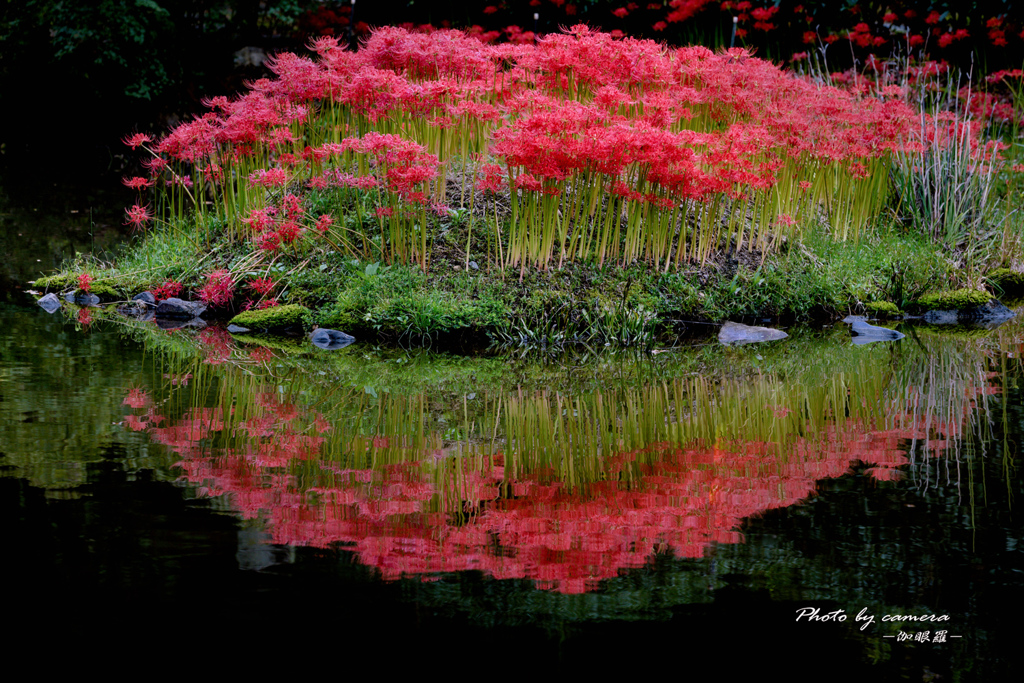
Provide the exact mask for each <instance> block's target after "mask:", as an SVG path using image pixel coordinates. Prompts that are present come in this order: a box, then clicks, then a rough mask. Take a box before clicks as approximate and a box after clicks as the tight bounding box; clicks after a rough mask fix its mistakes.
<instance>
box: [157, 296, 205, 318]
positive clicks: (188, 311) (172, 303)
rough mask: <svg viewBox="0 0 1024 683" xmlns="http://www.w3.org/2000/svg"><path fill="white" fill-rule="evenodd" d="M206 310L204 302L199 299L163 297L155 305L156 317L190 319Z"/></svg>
mask: <svg viewBox="0 0 1024 683" xmlns="http://www.w3.org/2000/svg"><path fill="white" fill-rule="evenodd" d="M205 310H206V304H204V303H201V302H199V301H182V300H181V299H177V298H175V297H171V298H170V299H164V300H163V301H161V302H160V303H159V305H157V307H156V317H157V318H171V319H175V320H191V319H192V318H198V317H199V316H200V315H201V314H202V312H203V311H205Z"/></svg>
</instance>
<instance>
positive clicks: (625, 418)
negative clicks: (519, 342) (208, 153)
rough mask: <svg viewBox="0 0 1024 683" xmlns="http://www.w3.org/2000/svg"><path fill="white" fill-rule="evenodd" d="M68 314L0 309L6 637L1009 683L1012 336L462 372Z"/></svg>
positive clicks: (1017, 417) (559, 361)
mask: <svg viewBox="0 0 1024 683" xmlns="http://www.w3.org/2000/svg"><path fill="white" fill-rule="evenodd" d="M84 310H86V313H84V314H83V313H82V312H81V311H79V310H77V309H73V308H65V309H63V310H61V311H58V312H57V313H55V314H52V315H50V314H47V313H45V312H44V311H42V310H41V309H39V308H38V307H37V306H34V305H32V304H31V302H30V301H29V302H27V303H25V304H23V305H16V304H0V330H2V331H0V468H2V469H0V472H2V476H0V506H2V509H3V517H2V519H3V524H4V528H5V530H6V532H7V533H6V539H7V541H6V549H5V550H6V552H5V556H6V560H5V562H4V572H3V575H4V578H3V579H2V580H3V582H4V586H3V588H4V591H5V593H6V594H7V595H8V596H10V597H11V599H12V600H14V601H15V602H16V603H17V607H18V609H19V614H21V615H22V617H21V620H22V623H23V626H24V633H26V634H36V633H40V632H45V633H46V634H47V637H48V638H54V639H60V642H62V643H64V644H65V645H64V647H76V648H77V647H81V648H83V649H84V650H85V651H87V652H89V651H92V650H90V648H97V647H103V646H104V645H103V644H104V643H108V642H117V643H119V644H124V643H132V644H138V645H145V646H148V645H154V644H162V645H167V644H168V643H169V642H173V643H174V646H175V647H176V648H184V649H185V650H186V651H188V650H190V649H202V650H204V651H206V650H208V649H213V650H216V651H218V652H221V651H222V656H223V657H224V658H227V659H231V660H232V661H235V660H236V659H237V662H238V663H239V664H241V663H242V662H243V661H244V662H247V663H249V664H252V665H259V662H260V661H261V660H262V657H263V656H265V655H267V654H270V653H273V655H274V656H275V657H281V658H288V659H289V660H294V661H296V662H301V661H306V660H312V659H313V658H319V657H321V656H322V654H324V653H330V654H333V655H334V656H335V658H336V661H338V662H339V664H344V665H345V667H346V670H352V669H351V668H352V667H357V666H359V667H361V666H366V667H384V666H386V667H387V668H388V670H398V669H406V668H407V669H408V670H410V671H414V670H415V671H419V670H422V669H423V668H424V667H429V666H430V665H435V666H436V665H437V664H440V665H441V666H442V667H445V668H449V667H451V668H453V669H455V670H456V671H457V672H458V673H457V675H475V674H477V673H478V672H479V673H485V672H491V673H493V672H498V671H503V670H505V669H514V670H521V671H523V672H524V673H526V672H532V671H543V670H552V671H556V670H557V671H561V672H564V673H573V674H580V673H593V674H604V675H607V674H609V673H610V672H613V671H617V672H621V673H632V674H640V675H644V674H649V673H657V672H662V671H665V672H666V673H671V672H678V675H680V676H683V675H686V674H687V673H690V672H693V671H695V667H697V666H698V665H699V664H703V665H704V666H705V667H712V668H713V669H714V670H716V671H719V672H721V674H722V675H725V676H727V677H732V676H735V675H751V674H755V675H757V674H759V675H761V676H763V675H764V674H765V673H766V672H767V671H770V670H771V669H772V668H775V667H778V666H779V664H780V663H782V664H783V666H786V667H787V668H791V669H795V671H796V672H797V673H798V675H814V676H817V677H822V676H824V677H825V678H826V679H829V680H840V679H847V678H849V679H858V678H861V679H862V678H863V677H864V676H866V675H874V676H880V677H882V678H900V679H909V680H940V679H939V678H936V677H937V676H941V677H942V680H951V679H953V680H1005V679H1006V677H1007V676H1008V675H1010V674H1012V673H1013V672H1015V671H1016V670H1017V669H1018V668H1019V665H1020V657H1019V654H1018V653H1019V645H1018V642H1017V640H1016V638H1015V637H1014V635H1015V633H1016V632H1017V631H1018V628H1017V626H1018V622H1019V616H1018V614H1017V605H1020V604H1024V602H1022V598H1024V590H1022V588H1024V573H1022V571H1021V570H1022V568H1024V557H1022V553H1024V547H1022V545H1021V531H1022V523H1021V519H1020V515H1019V513H1018V511H1017V510H1016V508H1015V502H1016V501H1018V500H1019V499H1020V497H1019V494H1020V493H1021V472H1020V458H1019V452H1018V448H1019V443H1020V440H1021V439H1020V435H1021V430H1022V413H1021V378H1022V366H1021V361H1020V354H1021V352H1022V350H1024V327H1022V324H1021V323H1020V322H1019V320H1018V321H1013V322H1011V323H1009V324H1007V325H1004V326H1002V327H1000V328H998V329H995V330H991V331H989V330H969V329H958V330H954V331H949V330H939V329H935V328H924V327H910V326H904V327H903V328H901V329H902V330H903V331H904V332H905V333H907V337H906V338H905V339H903V340H901V341H898V342H881V343H876V344H869V345H863V346H855V345H853V344H852V343H851V341H850V336H849V332H848V330H847V328H846V326H845V325H842V324H839V325H837V326H835V327H834V328H826V329H821V330H812V329H793V330H790V333H791V336H790V338H789V339H787V340H784V341H782V342H772V343H770V344H764V345H755V346H747V347H739V348H726V347H722V346H720V345H718V344H717V343H716V342H714V340H713V339H708V340H705V341H703V342H697V343H694V344H692V345H689V346H687V347H685V348H679V349H674V350H670V351H667V352H664V353H657V354H651V353H638V352H619V353H610V352H602V353H599V354H594V353H586V352H583V351H576V352H572V353H568V354H565V355H562V356H556V357H551V356H537V355H531V354H522V353H513V354H498V355H495V356H491V357H476V358H469V357H459V356H450V355H444V354H432V353H429V352H427V351H409V350H402V349H378V348H373V347H372V346H369V345H366V344H359V343H357V344H355V345H352V346H350V347H347V348H345V349H342V350H340V351H321V350H319V349H316V348H314V347H313V346H312V345H311V344H309V343H308V342H303V341H302V340H298V341H296V340H282V339H263V338H258V337H248V338H246V337H235V338H232V337H231V336H230V335H228V334H227V333H226V332H224V331H223V330H220V329H217V328H213V327H208V328H205V329H188V328H186V329H177V330H163V329H160V328H158V327H157V326H155V325H153V324H152V323H140V322H136V321H132V320H129V319H124V318H120V317H118V316H116V315H114V314H112V313H109V314H108V313H104V312H101V311H99V310H96V309H93V310H90V309H84ZM801 615H804V616H801ZM829 615H834V616H832V617H831V618H827V619H826V617H828V616H829ZM897 616H899V617H911V616H912V617H919V618H921V617H924V618H927V619H928V620H924V621H892V620H890V619H891V618H892V617H897ZM840 618H842V620H841V619H840ZM933 619H934V620H933ZM30 637H34V636H30ZM228 643H232V644H235V645H237V646H238V647H247V648H249V650H248V651H249V654H248V655H247V656H245V657H242V656H240V655H238V656H236V654H232V653H237V652H238V650H235V649H232V648H230V647H228V645H227V644H228ZM241 644H244V645H241ZM325 648H326V649H325ZM304 656H305V658H306V659H304ZM780 658H784V659H781V662H780ZM453 673H454V672H453ZM663 675H664V674H663Z"/></svg>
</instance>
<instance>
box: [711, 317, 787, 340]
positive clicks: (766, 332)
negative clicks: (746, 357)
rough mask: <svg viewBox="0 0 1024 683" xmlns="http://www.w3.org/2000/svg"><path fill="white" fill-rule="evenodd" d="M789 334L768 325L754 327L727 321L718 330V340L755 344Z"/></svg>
mask: <svg viewBox="0 0 1024 683" xmlns="http://www.w3.org/2000/svg"><path fill="white" fill-rule="evenodd" d="M788 336H789V335H788V334H786V333H785V332H783V331H782V330H775V329H772V328H770V327H755V326H751V325H744V324H742V323H734V322H727V323H725V324H723V325H722V329H721V330H720V331H719V332H718V341H720V342H722V343H723V344H756V343H757V342H766V341H775V340H776V339H785V338H786V337H788Z"/></svg>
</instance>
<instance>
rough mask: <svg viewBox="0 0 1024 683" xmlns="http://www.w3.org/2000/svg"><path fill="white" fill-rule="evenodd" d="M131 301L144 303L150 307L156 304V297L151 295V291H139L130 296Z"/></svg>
mask: <svg viewBox="0 0 1024 683" xmlns="http://www.w3.org/2000/svg"><path fill="white" fill-rule="evenodd" d="M132 301H135V302H138V303H140V304H145V305H146V306H150V307H153V306H156V297H155V296H153V292H139V293H138V294H136V295H135V296H133V297H132Z"/></svg>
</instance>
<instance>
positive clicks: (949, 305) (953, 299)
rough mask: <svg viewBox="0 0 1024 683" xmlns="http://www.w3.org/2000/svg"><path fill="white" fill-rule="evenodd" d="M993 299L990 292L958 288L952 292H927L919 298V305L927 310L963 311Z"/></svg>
mask: <svg viewBox="0 0 1024 683" xmlns="http://www.w3.org/2000/svg"><path fill="white" fill-rule="evenodd" d="M991 300H992V295H991V294H989V293H988V292H980V291H978V290H976V289H957V290H954V291H950V292H935V293H933V294H925V295H924V296H922V297H921V298H920V299H918V300H917V305H918V306H920V307H921V308H922V309H924V310H926V311H931V310H940V311H962V310H964V309H968V308H974V307H975V306H983V305H985V304H987V303H988V302H989V301H991Z"/></svg>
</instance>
